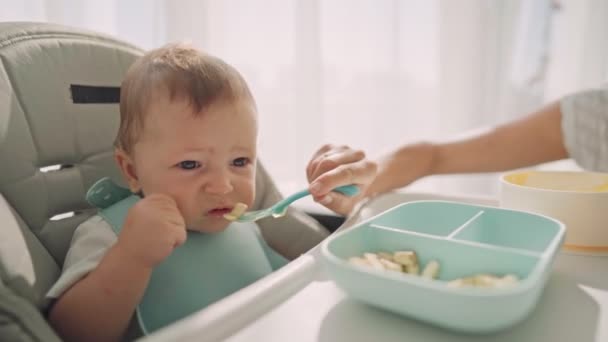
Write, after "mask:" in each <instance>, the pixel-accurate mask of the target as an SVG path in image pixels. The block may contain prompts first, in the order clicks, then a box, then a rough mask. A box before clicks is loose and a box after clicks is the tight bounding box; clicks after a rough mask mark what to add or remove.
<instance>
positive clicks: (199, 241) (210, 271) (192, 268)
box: [87, 178, 287, 333]
mask: <svg viewBox="0 0 608 342" xmlns="http://www.w3.org/2000/svg"><path fill="white" fill-rule="evenodd" d="M140 199H141V198H140V197H139V196H136V195H133V194H132V193H131V192H130V191H129V190H127V189H124V188H121V187H118V186H117V185H116V184H114V183H113V182H112V181H111V180H109V179H107V178H104V179H102V180H100V181H98V182H97V183H95V184H94V185H93V186H92V187H91V189H89V191H88V193H87V200H88V201H89V202H90V203H91V204H93V205H94V206H96V207H98V208H100V209H101V210H100V212H99V215H100V216H101V217H103V218H104V219H105V220H106V221H107V222H108V223H109V224H110V226H112V229H113V230H114V232H116V234H117V235H118V234H119V233H120V231H121V229H122V225H123V222H124V220H125V218H126V215H127V212H128V211H129V209H130V208H131V207H132V206H133V205H134V204H135V203H137V201H139V200H140ZM187 234H188V238H187V240H186V242H185V243H184V244H183V245H182V246H180V247H178V248H176V249H175V250H174V251H173V253H172V254H171V255H170V256H169V257H168V258H167V259H165V260H164V261H163V262H162V263H161V264H159V265H158V266H157V267H156V268H155V269H154V271H153V272H152V277H151V279H150V282H149V283H148V287H147V288H146V292H145V293H144V296H143V299H142V301H141V302H140V303H139V305H138V307H137V316H138V319H139V323H140V325H141V328H142V330H143V331H144V332H145V333H150V332H152V331H155V330H157V329H160V328H162V327H164V326H167V325H169V324H171V323H173V322H175V321H177V320H179V319H181V318H184V317H186V316H188V315H190V314H192V313H194V312H197V311H199V310H201V309H202V308H204V307H206V306H208V305H209V304H211V303H213V302H215V301H217V300H219V299H222V298H224V297H226V296H228V295H230V294H232V293H234V292H236V291H238V290H240V289H242V288H243V287H245V286H247V285H249V284H251V283H253V282H255V281H256V280H258V279H260V278H262V277H264V276H266V275H268V274H270V273H271V272H272V271H273V270H276V269H278V268H280V267H281V266H283V265H285V264H286V263H287V260H286V259H285V258H283V257H282V256H281V255H279V254H278V253H276V252H275V251H274V250H272V249H271V248H270V247H269V246H268V245H267V244H266V242H265V241H264V240H263V239H262V237H261V236H260V233H259V231H258V227H257V226H256V225H255V224H253V223H232V224H230V225H229V226H228V227H227V228H226V229H225V230H224V231H222V232H220V233H213V234H206V233H199V232H194V231H188V233H187Z"/></svg>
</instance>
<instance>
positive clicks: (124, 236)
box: [48, 44, 375, 340]
mask: <svg viewBox="0 0 608 342" xmlns="http://www.w3.org/2000/svg"><path fill="white" fill-rule="evenodd" d="M120 112H121V121H120V128H119V131H118V136H117V139H116V143H115V144H116V149H115V159H116V162H117V164H118V166H119V168H120V170H121V171H122V174H123V176H124V178H125V180H126V182H127V184H128V187H129V190H130V191H126V189H121V188H119V187H117V186H116V185H114V184H113V183H111V182H110V181H109V180H108V179H105V180H102V181H100V182H98V184H96V185H95V186H93V188H92V189H91V190H90V191H89V194H88V196H89V197H88V199H89V201H90V202H91V203H93V204H95V205H97V206H99V207H100V209H101V211H100V212H99V215H96V216H93V217H92V218H91V219H89V220H88V221H86V222H84V223H83V224H82V225H81V226H79V227H78V228H77V230H76V232H75V234H74V237H73V239H72V243H71V246H70V249H69V251H68V254H67V256H66V261H65V263H64V268H63V273H62V276H61V278H60V279H59V281H58V282H57V283H56V284H55V286H54V287H53V288H52V289H51V290H50V291H49V293H48V297H50V298H56V299H57V300H56V302H55V304H54V306H53V307H52V308H51V310H50V314H49V319H50V321H51V323H52V324H53V325H54V327H55V328H56V329H57V331H58V332H59V333H60V335H62V336H63V337H64V338H66V339H69V340H72V339H73V340H97V339H99V340H118V339H121V338H125V337H126V338H132V337H135V336H137V335H138V334H141V332H142V331H138V329H139V330H143V333H146V332H149V331H154V330H156V329H159V328H162V327H164V326H166V325H168V324H170V323H172V322H174V321H176V320H178V319H180V318H183V317H185V316H187V315H189V314H191V313H193V312H196V311H198V310H200V309H201V308H203V307H205V306H207V305H209V304H210V303H213V302H214V301H217V300H219V299H221V298H223V297H225V296H227V295H229V294H231V293H233V292H235V291H237V290H239V289H241V288H243V287H245V286H247V285H249V284H251V283H253V282H255V281H256V280H258V279H260V278H262V277H264V276H265V275H267V274H269V273H271V272H272V271H273V270H275V269H277V268H279V267H281V266H282V265H283V264H285V263H286V262H287V260H286V258H284V257H283V256H282V255H280V254H279V253H277V252H276V251H275V250H274V249H272V248H270V247H269V246H268V244H267V243H266V241H265V240H264V239H263V238H262V237H261V235H260V232H259V229H258V227H257V226H256V225H255V224H252V223H247V224H244V223H231V222H229V221H228V220H226V219H225V218H224V215H225V214H227V213H229V212H230V211H231V210H232V209H233V208H234V206H235V205H236V204H237V203H244V204H245V205H247V206H248V207H254V208H255V206H254V205H253V204H254V203H253V202H254V198H255V193H256V161H257V149H256V141H257V111H256V105H255V101H254V99H253V97H252V95H251V92H250V91H249V88H248V86H247V84H246V83H245V81H244V80H243V78H242V77H241V75H240V74H239V73H238V72H237V71H236V70H235V69H234V68H233V67H231V66H230V65H228V64H226V63H225V62H223V61H222V60H220V59H218V58H215V57H212V56H209V55H205V54H203V53H201V52H199V51H197V50H195V49H193V48H191V47H189V46H185V45H179V44H178V45H168V46H165V47H163V48H160V49H157V50H154V51H151V52H149V53H147V54H146V55H145V56H143V57H142V58H141V59H139V60H138V61H136V62H135V63H134V64H133V65H132V66H131V68H130V69H129V71H128V73H127V75H126V78H125V80H124V82H123V84H122V87H121V103H120ZM350 159H352V158H350ZM358 159H361V158H358ZM351 161H352V160H351ZM341 166H344V165H341ZM261 170H262V171H263V169H261ZM333 171H334V172H335V167H334V170H333ZM347 171H349V170H347ZM374 171H375V168H374ZM347 173H348V172H347ZM351 173H352V172H351ZM368 174H369V173H368ZM265 177H266V178H263V179H265V181H264V183H262V184H261V185H260V184H258V187H262V189H258V190H259V191H263V192H268V193H272V192H276V190H275V189H274V186H273V184H272V183H271V182H270V180H269V179H267V176H265ZM258 178H260V177H258ZM364 178H365V179H366V180H369V181H371V178H372V177H364ZM275 197H276V196H275ZM108 201H109V202H108ZM288 216H289V215H288ZM292 220H293V218H292ZM290 226H291V228H288V229H287V230H286V232H288V233H281V234H290V235H283V236H282V237H281V238H280V239H276V241H275V245H277V246H279V247H280V245H281V243H282V241H281V239H282V240H290V241H294V240H298V239H306V235H311V234H312V235H313V236H314V237H313V238H309V241H310V242H312V243H308V246H307V247H308V248H310V247H312V246H314V244H315V243H316V242H318V241H320V240H321V239H322V238H323V237H324V236H325V235H324V233H323V232H321V231H320V230H319V229H318V227H317V226H314V225H312V224H311V223H310V221H306V220H295V221H292V222H290ZM289 232H290V233H289ZM277 241H278V242H277ZM290 243H292V242H290ZM283 245H285V243H284V242H283ZM280 249H281V248H278V249H277V250H280ZM282 252H283V253H282V254H283V255H285V256H288V257H293V256H295V255H297V253H293V252H292V253H285V252H284V251H282ZM134 313H136V315H134ZM133 317H136V318H137V319H136V320H132V318H133ZM130 322H131V323H130Z"/></svg>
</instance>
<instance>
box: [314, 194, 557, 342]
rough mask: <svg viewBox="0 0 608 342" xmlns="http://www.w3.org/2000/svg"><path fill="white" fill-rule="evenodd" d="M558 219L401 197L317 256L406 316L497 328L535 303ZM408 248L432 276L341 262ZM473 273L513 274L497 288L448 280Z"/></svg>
mask: <svg viewBox="0 0 608 342" xmlns="http://www.w3.org/2000/svg"><path fill="white" fill-rule="evenodd" d="M565 229H566V228H565V226H564V224H563V223H561V222H559V221H557V220H554V219H552V218H549V217H546V216H542V215H538V214H532V213H527V212H522V211H516V210H509V209H501V208H494V207H485V206H477V205H470V204H463V203H457V202H447V201H416V202H408V203H403V204H401V205H398V206H396V207H394V208H391V209H389V210H387V211H385V212H383V213H381V214H378V215H376V216H375V217H372V218H370V219H368V220H366V221H364V222H361V223H359V224H357V225H356V226H353V227H351V228H349V229H347V230H345V231H342V232H340V233H337V234H335V235H332V236H330V237H329V238H327V239H326V240H325V241H324V242H323V245H322V259H323V262H324V264H325V266H326V269H327V271H328V273H329V275H330V277H331V278H332V279H333V280H334V282H335V283H336V284H337V285H338V286H339V287H340V288H342V289H343V290H344V291H345V292H346V293H348V294H349V295H350V296H352V297H354V298H356V299H358V300H360V301H362V302H365V303H367V304H370V305H373V306H376V307H380V308H383V309H386V310H389V311H392V312H395V313H398V314H401V315H404V316H407V317H410V318H414V319H418V320H421V321H425V322H428V323H431V324H435V325H438V326H441V327H444V328H448V329H452V330H458V331H463V332H468V333H488V332H494V331H498V330H501V329H504V328H507V327H510V326H512V325H514V324H515V323H517V322H519V321H521V320H523V319H524V318H525V317H526V316H527V314H528V313H530V311H532V309H533V308H534V306H535V305H536V303H537V301H538V299H539V297H540V294H541V292H542V290H543V288H544V285H545V283H546V281H547V279H548V276H549V273H550V271H551V268H552V264H553V259H554V257H555V254H556V253H557V251H558V250H559V248H560V246H561V244H562V243H563V240H564V234H565ZM404 250H413V251H415V252H416V253H417V255H418V260H419V264H420V269H421V270H422V269H423V267H424V266H425V265H426V263H427V262H428V261H429V260H437V261H438V262H439V264H440V271H439V275H438V278H437V279H435V280H428V279H425V278H422V277H419V276H415V275H409V274H405V273H403V274H401V273H397V272H390V271H382V270H376V269H372V268H368V267H361V266H356V265H352V264H350V263H348V261H347V260H348V258H350V257H353V256H361V255H363V253H366V252H381V251H383V252H395V251H404ZM479 273H490V274H496V275H504V274H515V275H517V276H518V278H519V282H518V283H517V284H515V285H513V286H509V287H502V288H479V287H461V288H454V287H448V286H447V282H448V281H450V280H453V279H455V278H463V277H467V276H471V275H474V274H479Z"/></svg>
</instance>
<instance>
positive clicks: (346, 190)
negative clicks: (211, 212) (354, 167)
mask: <svg viewBox="0 0 608 342" xmlns="http://www.w3.org/2000/svg"><path fill="white" fill-rule="evenodd" d="M332 191H335V192H339V193H341V194H343V195H346V196H348V197H353V196H355V195H357V194H358V193H359V187H358V186H356V185H352V184H351V185H343V186H339V187H337V188H335V189H333V190H332ZM308 195H310V191H308V190H302V191H299V192H296V193H295V194H293V195H291V196H289V197H287V198H285V199H284V200H281V201H279V202H277V203H276V204H275V205H273V206H272V207H270V208H266V209H262V210H255V211H248V212H245V213H243V214H242V215H240V216H239V217H236V218H235V217H234V216H231V215H230V214H226V215H224V217H225V218H226V219H228V220H230V221H238V222H254V221H257V220H259V219H263V218H265V217H268V216H272V217H275V218H277V217H281V216H284V215H285V213H286V212H287V208H288V207H289V205H290V204H291V203H293V202H295V201H297V200H299V199H300V198H302V197H306V196H308Z"/></svg>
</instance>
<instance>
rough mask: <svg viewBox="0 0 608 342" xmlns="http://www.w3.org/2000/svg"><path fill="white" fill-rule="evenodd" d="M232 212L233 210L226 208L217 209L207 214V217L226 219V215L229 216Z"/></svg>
mask: <svg viewBox="0 0 608 342" xmlns="http://www.w3.org/2000/svg"><path fill="white" fill-rule="evenodd" d="M231 211H232V208H229V207H225V208H215V209H211V210H209V211H208V212H207V216H212V217H224V214H228V213H229V212H231Z"/></svg>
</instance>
